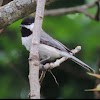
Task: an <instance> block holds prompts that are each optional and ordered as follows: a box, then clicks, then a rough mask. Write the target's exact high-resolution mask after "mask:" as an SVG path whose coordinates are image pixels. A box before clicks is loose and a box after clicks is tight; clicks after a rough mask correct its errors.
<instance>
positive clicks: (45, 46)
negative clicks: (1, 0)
mask: <svg viewBox="0 0 100 100" xmlns="http://www.w3.org/2000/svg"><path fill="white" fill-rule="evenodd" d="M34 21H35V18H34V17H26V18H24V19H23V20H22V22H21V24H20V25H19V27H21V40H22V45H24V46H25V47H26V49H27V50H28V51H29V52H30V48H31V42H32V33H33V32H32V31H33V28H34ZM70 52H71V50H70V49H69V48H67V47H66V46H65V45H63V44H62V43H61V42H60V41H58V40H56V39H54V38H53V37H51V36H50V35H49V34H47V33H46V32H45V31H44V30H43V29H42V28H41V32H40V44H39V57H40V62H41V63H42V64H44V62H45V61H46V62H52V61H54V60H56V59H59V58H61V57H67V58H68V59H71V60H72V61H74V62H75V63H77V64H79V65H80V66H82V67H83V68H85V69H87V70H88V71H90V72H92V73H95V71H94V69H93V68H91V67H90V66H89V65H87V64H86V63H84V62H83V61H81V60H79V59H78V58H76V57H75V56H73V55H71V54H70ZM46 62H45V63H46Z"/></svg>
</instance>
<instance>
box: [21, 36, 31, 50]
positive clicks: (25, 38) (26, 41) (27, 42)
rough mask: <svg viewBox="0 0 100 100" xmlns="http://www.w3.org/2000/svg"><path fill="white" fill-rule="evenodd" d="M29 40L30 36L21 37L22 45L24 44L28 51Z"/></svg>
mask: <svg viewBox="0 0 100 100" xmlns="http://www.w3.org/2000/svg"><path fill="white" fill-rule="evenodd" d="M31 40H32V39H31V36H29V37H22V45H24V46H25V47H26V49H27V50H28V51H30V45H31Z"/></svg>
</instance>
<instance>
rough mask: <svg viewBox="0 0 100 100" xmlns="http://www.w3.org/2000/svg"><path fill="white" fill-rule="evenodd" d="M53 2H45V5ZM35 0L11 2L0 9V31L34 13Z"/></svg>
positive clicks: (50, 0) (15, 0) (51, 0)
mask: <svg viewBox="0 0 100 100" xmlns="http://www.w3.org/2000/svg"><path fill="white" fill-rule="evenodd" d="M54 1H55V0H47V2H46V5H48V4H50V3H52V2H54ZM35 9H36V0H13V1H11V2H10V3H8V4H6V5H4V6H2V7H0V29H1V28H4V27H6V26H8V25H10V24H12V23H14V22H15V21H17V20H19V19H21V18H23V17H25V16H28V15H29V14H31V13H33V12H35Z"/></svg>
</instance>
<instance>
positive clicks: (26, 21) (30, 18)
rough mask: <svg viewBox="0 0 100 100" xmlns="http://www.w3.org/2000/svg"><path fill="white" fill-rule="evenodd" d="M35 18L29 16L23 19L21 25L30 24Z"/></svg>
mask: <svg viewBox="0 0 100 100" xmlns="http://www.w3.org/2000/svg"><path fill="white" fill-rule="evenodd" d="M34 20H35V19H34V18H33V17H27V18H25V19H23V21H22V23H21V25H30V24H32V23H34Z"/></svg>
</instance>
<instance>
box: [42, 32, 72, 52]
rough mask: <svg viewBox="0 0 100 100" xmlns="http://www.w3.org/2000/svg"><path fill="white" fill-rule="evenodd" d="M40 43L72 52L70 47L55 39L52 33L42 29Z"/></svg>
mask: <svg viewBox="0 0 100 100" xmlns="http://www.w3.org/2000/svg"><path fill="white" fill-rule="evenodd" d="M40 43H42V44H47V45H49V46H52V47H55V48H57V49H59V50H62V51H66V52H71V50H70V49H68V48H67V47H66V46H64V45H63V44H62V43H61V42H59V41H58V40H55V39H53V38H52V37H51V36H50V35H48V34H47V33H46V32H44V31H43V30H41V38H40Z"/></svg>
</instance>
